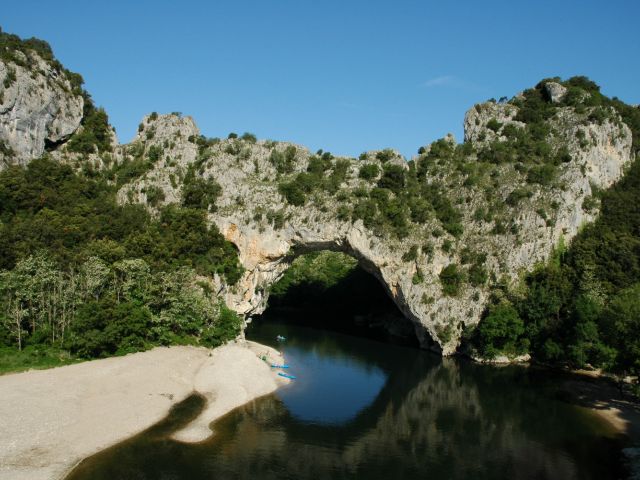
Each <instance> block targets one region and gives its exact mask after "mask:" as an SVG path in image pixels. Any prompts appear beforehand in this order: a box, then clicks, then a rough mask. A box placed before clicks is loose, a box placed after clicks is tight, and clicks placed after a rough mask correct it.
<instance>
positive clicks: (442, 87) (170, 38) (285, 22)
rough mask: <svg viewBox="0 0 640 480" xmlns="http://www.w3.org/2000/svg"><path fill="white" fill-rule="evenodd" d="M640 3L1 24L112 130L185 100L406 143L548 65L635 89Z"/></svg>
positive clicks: (298, 10) (80, 6)
mask: <svg viewBox="0 0 640 480" xmlns="http://www.w3.org/2000/svg"><path fill="white" fill-rule="evenodd" d="M639 18H640V2H638V1H636V0H625V1H622V0H610V1H608V2H605V1H604V0H603V1H594V0H580V1H578V0H573V1H570V0H566V1H563V0H555V1H549V0H536V1H528V0H527V1H517V0H516V1H514V0H511V1H498V0H495V1H494V0H484V1H478V0H469V1H444V0H442V1H439V2H431V1H426V0H423V1H402V0H397V1H384V2H383V1H377V0H366V1H350V0H342V1H334V0H322V1H310V0H256V1H234V2H219V1H208V2H207V1H196V0H191V1H189V0H187V1H181V2H177V1H173V2H170V1H162V0H155V1H131V0H130V1H121V0H111V1H109V2H79V1H68V0H56V1H55V2H52V1H50V0H46V1H45V0H41V1H34V0H21V1H20V2H17V1H13V2H7V3H6V4H5V5H4V6H3V8H2V13H1V15H0V25H1V26H2V28H3V30H5V31H7V32H11V33H16V34H18V35H20V36H23V37H30V36H36V37H39V38H42V39H44V40H47V41H48V42H49V43H50V44H51V46H52V47H53V49H54V52H55V53H56V55H57V57H58V58H59V59H60V60H61V61H62V62H63V63H64V64H65V65H66V66H67V67H68V68H69V69H71V70H74V71H77V72H79V73H81V74H82V75H83V77H84V79H85V82H86V88H87V90H88V91H89V92H90V93H91V94H92V95H93V97H94V99H95V101H96V103H97V104H99V105H102V106H104V107H105V109H106V110H107V112H108V114H109V116H110V119H111V122H112V124H113V125H114V126H115V127H116V131H117V133H118V137H119V139H120V141H121V142H128V141H129V140H130V139H131V138H132V137H133V135H134V133H135V130H136V127H137V125H138V123H139V122H140V119H141V118H142V116H143V115H144V114H146V113H149V112H151V111H158V112H160V113H165V112H172V111H180V112H183V113H184V114H185V115H192V116H193V117H194V118H195V120H196V122H197V124H198V126H199V127H200V130H201V131H202V133H203V134H204V135H207V136H210V137H213V136H226V135H227V134H228V133H229V132H231V131H235V132H238V133H242V132H245V131H249V132H253V133H255V134H256V135H257V136H258V137H259V138H272V139H276V140H289V141H293V142H296V143H301V144H304V145H306V146H308V147H310V148H311V149H313V150H316V149H318V148H323V149H324V150H329V151H331V152H333V153H336V154H343V155H353V156H356V155H358V154H359V153H360V152H362V151H364V150H369V149H378V148H384V147H392V148H396V149H398V150H400V151H401V152H402V153H404V154H405V155H407V156H409V155H412V154H413V153H414V152H415V151H416V150H417V149H418V147H419V146H420V145H424V144H427V143H429V142H431V141H433V140H435V139H437V138H439V137H442V136H443V135H445V134H446V133H447V132H452V133H453V134H454V135H455V136H456V138H458V140H462V121H463V116H464V113H465V111H466V110H467V109H468V108H470V107H471V106H472V105H473V104H474V103H477V102H480V101H484V100H486V99H488V98H491V97H495V98H499V97H501V96H503V95H504V96H512V95H514V94H516V93H517V92H518V91H520V90H522V89H524V88H526V87H529V86H533V85H534V84H535V83H537V81H538V80H540V79H542V78H544V77H549V76H556V75H558V76H561V77H563V78H564V77H569V76H572V75H587V76H589V77H590V78H591V79H593V80H594V81H596V82H597V83H598V84H599V85H600V86H601V87H602V90H603V92H604V93H605V94H607V95H610V96H618V97H619V98H621V99H622V100H624V101H626V102H629V103H640V36H639V35H638V25H637V22H638V19H639Z"/></svg>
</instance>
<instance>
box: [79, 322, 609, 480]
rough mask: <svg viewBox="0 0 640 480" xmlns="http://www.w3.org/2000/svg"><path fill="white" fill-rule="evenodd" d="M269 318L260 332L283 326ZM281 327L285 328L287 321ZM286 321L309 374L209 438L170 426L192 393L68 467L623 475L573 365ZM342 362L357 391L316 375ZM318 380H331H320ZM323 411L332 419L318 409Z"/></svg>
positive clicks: (211, 474)
mask: <svg viewBox="0 0 640 480" xmlns="http://www.w3.org/2000/svg"><path fill="white" fill-rule="evenodd" d="M270 328H272V327H269V328H267V329H265V330H263V331H262V332H261V331H259V330H255V331H254V332H253V335H254V336H255V337H257V338H256V339H257V340H262V341H265V340H269V338H275V335H273V336H272V331H271V330H270ZM273 328H279V329H280V330H279V331H280V332H282V331H283V330H282V329H284V328H285V326H282V325H277V326H275V327H273ZM286 328H287V331H286V333H284V334H285V335H286V336H287V337H288V338H289V342H288V344H287V346H286V347H285V349H286V350H285V353H286V354H287V355H288V356H289V361H290V362H291V364H292V372H295V373H296V374H298V375H299V378H300V379H303V378H308V380H309V382H310V383H309V384H307V385H306V386H305V384H304V383H300V384H297V387H296V385H295V384H294V386H293V387H292V388H290V389H288V390H282V391H280V392H278V393H277V394H274V395H270V396H267V397H263V398H262V399H259V400H257V401H255V402H252V403H250V404H248V405H246V406H244V407H241V408H239V409H237V410H235V411H233V412H231V413H230V414H229V415H227V416H226V417H224V418H223V419H221V420H220V421H218V422H216V423H215V425H214V428H215V431H216V435H215V436H213V437H211V438H210V439H208V440H207V441H205V442H202V443H199V444H195V445H189V444H182V443H179V442H176V441H173V440H170V439H168V438H167V436H166V435H164V433H166V432H168V431H169V430H171V429H176V428H178V427H179V426H180V424H181V423H183V422H184V420H185V418H186V417H187V416H188V415H193V413H194V411H197V409H198V408H200V406H199V404H198V402H197V401H194V406H192V407H191V408H184V409H183V412H182V413H181V414H180V412H178V414H176V415H174V417H173V419H172V420H171V421H170V422H169V423H170V425H169V426H167V422H165V425H164V427H163V428H162V429H161V432H162V433H163V434H159V433H158V431H157V430H156V432H155V433H154V432H153V431H150V432H146V433H143V434H141V435H139V436H137V437H134V438H132V439H130V440H128V441H127V442H123V443H122V444H120V445H117V446H115V447H113V448H111V449H109V450H106V451H104V452H101V453H99V454H97V455H95V456H94V457H92V458H90V459H88V460H86V461H85V462H83V463H82V464H81V465H80V466H79V467H78V468H77V469H76V470H75V471H74V472H73V473H72V474H71V475H70V476H69V477H68V478H70V479H118V478H122V479H132V478H135V479H157V478H167V479H168V478H171V479H174V478H175V479H182V478H184V479H205V478H207V479H210V478H260V479H262V478H265V479H269V478H292V479H294V478H295V479H301V478H302V479H305V478H309V479H311V478H313V479H324V478H327V479H329V478H331V479H336V478H356V477H357V478H367V479H383V478H384V479H388V478H409V477H412V478H451V479H503V478H512V479H556V478H562V479H573V478H575V479H578V478H580V479H590V478H593V479H596V478H597V479H607V478H617V477H618V473H619V472H618V471H617V467H616V465H618V451H619V442H618V441H617V440H616V439H614V438H612V437H611V435H610V432H609V431H608V430H607V428H606V426H605V425H604V424H603V423H601V422H600V421H599V420H598V419H596V418H594V417H593V416H592V415H590V414H588V413H587V412H586V411H584V410H581V409H578V408H576V407H574V406H572V405H570V404H567V403H565V402H563V401H561V400H560V399H559V395H558V393H559V392H560V391H561V389H562V385H563V377H560V376H555V375H552V374H550V373H549V372H542V371H538V370H535V369H526V368H519V367H506V368H491V367H482V366H479V365H475V364H471V363H467V362H461V361H457V360H453V359H444V360H442V359H439V358H437V357H435V356H432V355H430V354H428V353H426V352H421V351H418V350H415V349H408V348H400V347H393V346H390V345H385V344H381V343H376V342H369V341H366V340H363V339H358V338H354V337H344V336H341V335H338V334H333V333H328V332H322V331H319V330H313V329H304V328H295V327H286ZM309 358H317V359H318V363H313V362H311V361H309V360H308V359H309ZM305 359H306V360H305ZM297 361H301V362H309V363H308V364H307V365H302V364H301V363H300V364H298V365H297V366H296V362H297ZM332 365H338V366H339V365H342V366H343V368H344V369H346V370H347V371H348V372H347V373H346V375H347V377H348V379H349V382H352V383H354V385H357V386H358V387H357V388H354V389H353V390H354V392H355V393H353V395H351V394H345V395H343V394H342V392H343V390H340V389H338V388H337V387H336V384H335V383H332V382H334V381H335V378H334V377H337V375H334V376H332V375H329V374H328V373H327V375H326V376H322V377H311V376H312V375H315V374H316V373H317V372H318V371H322V372H331V371H332V367H331V366H332ZM296 368H299V370H298V371H297V372H296V371H295V369H296ZM318 369H319V370H318ZM343 373H344V372H343ZM314 381H318V384H314V383H313V382H314ZM323 382H329V383H328V384H325V383H323ZM369 383H371V386H369ZM316 385H325V387H326V388H325V391H324V392H321V393H318V391H319V390H320V387H317V386H316ZM327 385H328V386H329V387H330V388H329V387H327ZM360 388H362V389H363V391H362V392H361V391H359V390H360ZM316 396H320V397H321V399H325V400H326V399H328V398H332V399H333V400H332V402H329V406H328V407H327V409H326V410H322V409H321V408H319V407H317V405H316V407H315V408H314V409H312V408H311V407H310V406H309V405H305V404H304V401H305V398H306V401H311V400H312V398H313V397H316ZM319 403H322V402H319ZM320 412H324V413H323V414H326V415H327V417H328V419H329V420H327V418H321V419H320V420H318V419H317V418H315V417H318V416H322V415H323V414H321V413H320ZM181 415H182V416H181Z"/></svg>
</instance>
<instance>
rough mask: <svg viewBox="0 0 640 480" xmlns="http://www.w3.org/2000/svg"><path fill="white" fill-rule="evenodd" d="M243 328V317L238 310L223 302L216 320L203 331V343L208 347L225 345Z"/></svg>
mask: <svg viewBox="0 0 640 480" xmlns="http://www.w3.org/2000/svg"><path fill="white" fill-rule="evenodd" d="M241 328H242V319H241V318H240V317H239V316H238V314H237V313H236V312H234V311H233V310H231V309H230V308H228V307H227V306H226V305H224V304H222V305H221V306H220V314H219V316H218V318H217V319H216V321H214V322H213V325H211V326H209V327H208V328H207V329H205V331H204V332H203V333H202V337H201V341H202V344H203V345H206V346H208V347H217V346H220V345H223V344H224V343H227V342H229V341H231V340H233V339H235V338H236V337H237V336H238V335H240V330H241Z"/></svg>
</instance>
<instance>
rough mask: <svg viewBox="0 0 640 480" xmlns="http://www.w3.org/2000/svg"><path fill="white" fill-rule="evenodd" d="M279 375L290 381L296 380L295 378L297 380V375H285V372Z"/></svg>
mask: <svg viewBox="0 0 640 480" xmlns="http://www.w3.org/2000/svg"><path fill="white" fill-rule="evenodd" d="M278 375H280V376H281V377H284V378H288V379H290V380H295V378H296V376H295V375H289V374H288V373H283V372H278Z"/></svg>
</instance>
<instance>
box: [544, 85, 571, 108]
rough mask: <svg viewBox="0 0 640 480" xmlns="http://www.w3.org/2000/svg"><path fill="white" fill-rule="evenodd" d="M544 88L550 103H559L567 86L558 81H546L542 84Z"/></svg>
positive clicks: (565, 92)
mask: <svg viewBox="0 0 640 480" xmlns="http://www.w3.org/2000/svg"><path fill="white" fill-rule="evenodd" d="M544 90H545V92H546V93H547V96H548V97H549V100H551V103H560V102H561V101H562V99H563V98H564V96H565V95H566V94H567V88H566V87H565V86H563V85H560V84H559V83H558V82H547V83H545V84H544Z"/></svg>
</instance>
